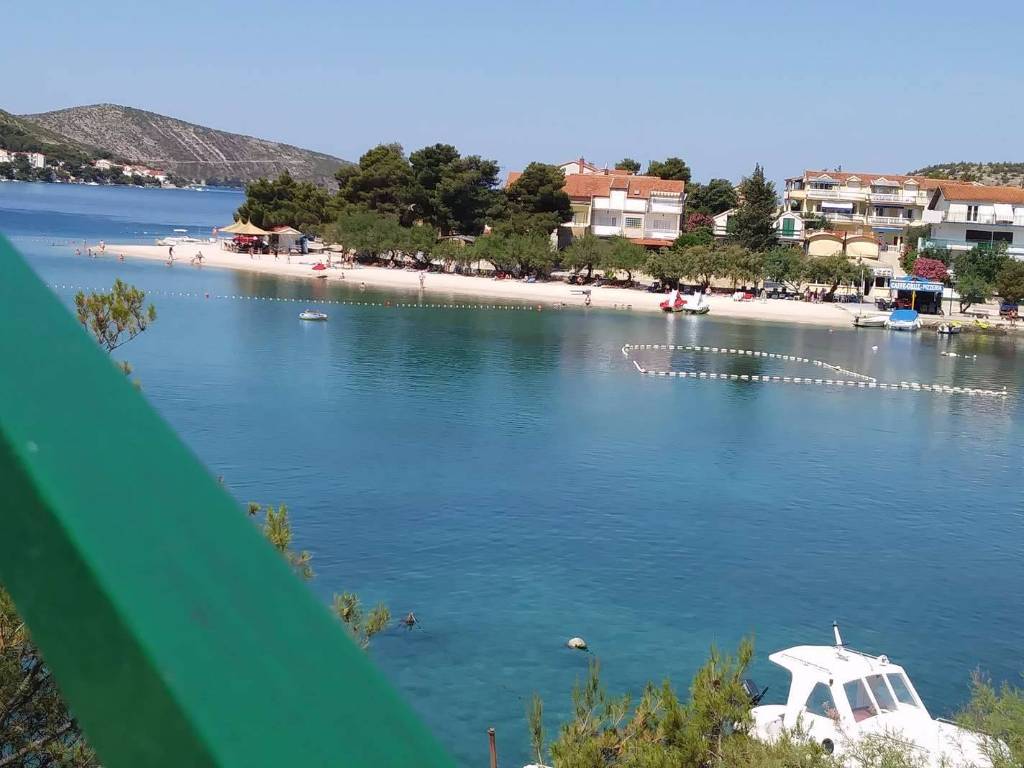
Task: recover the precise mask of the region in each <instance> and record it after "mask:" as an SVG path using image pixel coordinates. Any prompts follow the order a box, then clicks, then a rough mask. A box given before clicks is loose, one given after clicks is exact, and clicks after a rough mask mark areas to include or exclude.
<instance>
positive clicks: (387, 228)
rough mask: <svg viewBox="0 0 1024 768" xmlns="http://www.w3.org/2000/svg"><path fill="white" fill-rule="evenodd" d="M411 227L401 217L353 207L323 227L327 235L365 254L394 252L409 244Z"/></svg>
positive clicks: (377, 255)
mask: <svg viewBox="0 0 1024 768" xmlns="http://www.w3.org/2000/svg"><path fill="white" fill-rule="evenodd" d="M409 229H410V228H409V227H403V226H402V225H401V224H400V223H399V221H398V218H397V217H395V216H390V215H387V214H382V213H377V212H375V211H366V210H359V209H351V210H348V211H344V212H342V213H341V214H339V216H338V218H337V219H336V220H335V222H334V223H333V224H331V225H328V226H327V227H325V229H324V236H325V237H326V238H328V239H329V240H332V241H334V242H337V243H341V244H342V245H343V246H345V247H346V248H351V249H352V250H354V251H356V252H357V253H359V254H362V255H365V256H372V257H379V256H382V255H384V254H388V253H390V254H394V253H397V252H399V251H401V250H403V249H404V248H405V247H407V245H408V240H409Z"/></svg>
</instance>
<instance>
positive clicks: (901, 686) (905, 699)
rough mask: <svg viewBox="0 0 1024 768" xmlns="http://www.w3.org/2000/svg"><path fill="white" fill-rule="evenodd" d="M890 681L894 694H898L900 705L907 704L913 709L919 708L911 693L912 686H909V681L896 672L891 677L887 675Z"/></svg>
mask: <svg viewBox="0 0 1024 768" xmlns="http://www.w3.org/2000/svg"><path fill="white" fill-rule="evenodd" d="M886 678H887V679H888V680H889V685H891V686H892V692H893V693H895V694H896V699H897V700H898V701H899V703H900V704H906V705H908V706H911V707H916V706H917V701H916V700H915V699H914V694H912V693H911V692H910V686H909V685H907V679H906V678H905V677H903V675H901V674H900V673H899V672H895V673H893V674H891V675H886Z"/></svg>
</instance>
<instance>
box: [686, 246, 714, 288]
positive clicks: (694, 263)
mask: <svg viewBox="0 0 1024 768" xmlns="http://www.w3.org/2000/svg"><path fill="white" fill-rule="evenodd" d="M679 254H680V258H681V260H682V263H681V265H680V266H682V268H683V277H686V278H689V279H691V280H694V281H695V282H697V283H698V284H699V285H700V289H701V291H706V290H707V289H708V286H710V285H711V281H712V280H714V279H715V277H719V276H722V275H724V273H725V260H724V259H723V258H722V251H721V250H718V249H716V248H714V247H713V246H710V245H694V246H691V247H689V248H683V249H682V250H681V251H679Z"/></svg>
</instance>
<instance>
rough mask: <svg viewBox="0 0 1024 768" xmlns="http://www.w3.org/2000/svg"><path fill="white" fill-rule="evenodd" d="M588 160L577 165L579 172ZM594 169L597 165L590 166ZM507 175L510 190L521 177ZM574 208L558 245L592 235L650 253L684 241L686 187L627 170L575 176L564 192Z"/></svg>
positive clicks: (568, 178)
mask: <svg viewBox="0 0 1024 768" xmlns="http://www.w3.org/2000/svg"><path fill="white" fill-rule="evenodd" d="M584 162H585V161H583V159H582V158H581V159H580V160H578V161H573V163H572V164H573V165H576V167H577V168H578V167H580V165H582V164H583V163H584ZM589 167H590V168H593V166H589ZM520 175H521V173H520V172H519V171H512V172H510V173H509V175H508V180H507V182H506V186H507V185H511V184H514V183H515V182H516V180H517V179H518V178H519V177H520ZM563 189H564V190H565V192H566V194H568V195H569V200H570V203H571V205H572V219H571V220H570V221H567V222H566V223H564V224H562V226H561V227H559V229H558V232H557V233H556V235H557V240H558V245H559V246H561V247H564V246H565V245H568V244H569V243H570V242H572V239H573V238H575V237H582V236H583V235H584V234H587V233H590V234H592V235H596V236H597V237H625V238H628V239H629V240H632V241H633V242H634V243H637V244H639V245H643V246H644V247H647V248H664V247H665V246H668V245H671V244H672V241H673V240H675V239H676V238H677V237H679V233H680V232H681V231H682V226H683V213H684V208H685V204H686V183H685V182H683V181H675V180H668V179H660V178H658V177H656V176H637V175H634V174H630V173H628V172H626V171H609V170H601V171H599V172H587V173H570V174H567V175H566V177H565V186H564V187H563Z"/></svg>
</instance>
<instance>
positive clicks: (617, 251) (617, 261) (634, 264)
mask: <svg viewBox="0 0 1024 768" xmlns="http://www.w3.org/2000/svg"><path fill="white" fill-rule="evenodd" d="M646 259H647V250H646V249H645V248H644V247H643V246H642V245H637V244H636V243H632V242H630V241H629V240H627V239H626V238H624V237H613V238H610V239H609V241H608V250H607V252H606V253H605V255H604V258H603V259H602V260H601V267H602V269H604V271H605V276H606V277H607V276H612V275H614V274H615V273H616V272H625V273H626V282H627V284H628V283H632V282H633V273H634V272H636V271H637V270H638V269H640V268H641V267H642V266H643V265H644V262H645V261H646Z"/></svg>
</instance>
